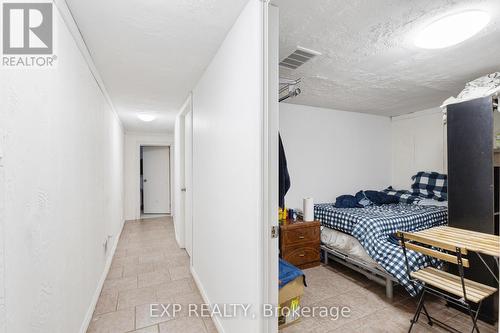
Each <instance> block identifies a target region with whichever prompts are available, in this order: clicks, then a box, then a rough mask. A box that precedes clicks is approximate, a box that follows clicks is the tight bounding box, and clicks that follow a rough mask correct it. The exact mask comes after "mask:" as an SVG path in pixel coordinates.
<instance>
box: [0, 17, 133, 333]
mask: <svg viewBox="0 0 500 333" xmlns="http://www.w3.org/2000/svg"><path fill="white" fill-rule="evenodd" d="M54 22H55V24H56V29H55V31H56V37H55V40H56V43H57V56H58V60H57V66H56V67H55V68H52V69H10V70H1V72H2V73H1V75H0V104H1V107H0V141H3V145H2V146H3V147H2V146H0V152H1V153H0V155H2V158H0V165H2V166H1V167H0V219H1V220H0V222H1V223H0V231H2V230H3V233H2V234H1V235H0V242H3V244H1V243H0V265H1V264H2V263H3V265H2V267H1V268H0V284H1V286H0V288H1V289H0V316H2V314H1V312H2V307H4V309H5V311H4V315H3V317H4V318H3V319H4V320H2V318H0V323H1V324H0V327H1V326H3V329H4V331H5V332H9V333H26V332H54V333H67V332H83V331H85V329H86V324H87V323H88V320H90V316H91V315H92V311H93V306H94V305H95V303H94V302H95V301H96V300H97V298H96V297H97V296H98V293H99V291H100V289H99V288H100V283H101V282H102V281H103V279H104V276H105V273H106V270H107V267H109V266H107V265H109V264H110V262H111V260H110V259H111V256H112V252H113V249H114V246H115V244H116V241H117V239H118V236H119V233H120V231H121V228H122V225H123V139H124V138H123V137H124V133H123V128H122V126H121V123H120V121H119V120H118V118H117V116H116V114H115V113H114V112H113V111H112V109H111V108H110V106H109V104H108V103H107V100H106V98H105V96H104V95H103V93H102V92H101V90H100V89H99V86H98V85H97V83H96V81H95V79H94V77H93V74H92V72H91V70H90V69H89V67H88V64H87V62H86V59H85V58H84V56H83V55H82V53H81V52H80V49H79V47H78V46H77V44H76V42H75V39H74V38H73V36H72V35H71V33H70V32H69V30H68V28H67V26H66V24H65V23H64V22H63V20H62V17H61V15H60V14H59V11H58V10H54ZM108 236H111V237H110V238H109V242H108V247H107V251H106V250H105V247H104V245H103V244H104V242H105V241H106V240H107V239H108ZM2 251H4V252H3V253H2ZM3 304H5V305H4V306H2V305H3Z"/></svg>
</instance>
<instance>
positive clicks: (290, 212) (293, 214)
mask: <svg viewBox="0 0 500 333" xmlns="http://www.w3.org/2000/svg"><path fill="white" fill-rule="evenodd" d="M288 219H289V220H292V221H293V222H297V211H296V210H295V209H291V208H290V209H289V210H288Z"/></svg>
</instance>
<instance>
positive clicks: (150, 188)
mask: <svg viewBox="0 0 500 333" xmlns="http://www.w3.org/2000/svg"><path fill="white" fill-rule="evenodd" d="M140 156H141V167H140V183H141V187H140V189H141V195H140V197H141V218H151V217H157V216H162V215H167V214H170V213H171V207H170V147H169V146H141V147H140Z"/></svg>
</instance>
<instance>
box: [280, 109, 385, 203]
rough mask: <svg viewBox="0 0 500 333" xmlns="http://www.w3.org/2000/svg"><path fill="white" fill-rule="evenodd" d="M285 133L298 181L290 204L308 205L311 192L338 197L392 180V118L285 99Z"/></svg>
mask: <svg viewBox="0 0 500 333" xmlns="http://www.w3.org/2000/svg"><path fill="white" fill-rule="evenodd" d="M280 133H281V138H282V140H283V146H284V148H285V153H286V157H287V162H288V171H289V173H290V178H291V184H292V185H291V188H290V191H289V192H288V194H287V195H286V198H285V199H286V202H285V203H286V205H287V207H289V208H302V199H303V198H305V197H313V198H314V201H315V202H316V203H321V202H335V198H336V197H337V196H339V195H342V194H355V193H356V192H357V191H359V190H362V189H375V190H381V189H383V188H385V187H387V186H388V185H390V182H391V120H390V118H388V117H382V116H374V115H368V114H363V113H354V112H345V111H337V110H330V109H324V108H316V107H310V106H304V105H295V104H287V103H280Z"/></svg>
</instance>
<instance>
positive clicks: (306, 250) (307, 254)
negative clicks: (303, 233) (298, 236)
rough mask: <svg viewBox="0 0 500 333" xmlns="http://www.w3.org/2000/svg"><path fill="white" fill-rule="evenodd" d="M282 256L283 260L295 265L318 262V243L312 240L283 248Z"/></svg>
mask: <svg viewBox="0 0 500 333" xmlns="http://www.w3.org/2000/svg"><path fill="white" fill-rule="evenodd" d="M282 256H283V259H284V260H285V261H288V262H289V263H291V264H292V265H295V266H301V265H304V264H308V263H311V262H319V260H320V257H319V243H318V242H312V243H309V244H304V245H300V246H296V247H287V248H285V249H283V253H282Z"/></svg>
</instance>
